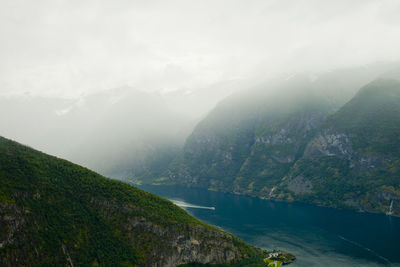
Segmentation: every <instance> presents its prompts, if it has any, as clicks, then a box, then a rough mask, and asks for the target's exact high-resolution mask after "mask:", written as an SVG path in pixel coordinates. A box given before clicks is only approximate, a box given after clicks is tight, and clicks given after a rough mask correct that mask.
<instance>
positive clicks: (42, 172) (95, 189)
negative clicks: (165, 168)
mask: <svg viewBox="0 0 400 267" xmlns="http://www.w3.org/2000/svg"><path fill="white" fill-rule="evenodd" d="M0 229H2V231H1V232H0V244H1V246H0V265H2V266H16V265H20V266H24V265H30V266H55V265H68V264H70V262H73V264H74V265H75V266H92V265H93V266H97V265H100V266H136V265H142V264H152V263H155V262H163V261H165V260H166V259H167V258H168V257H169V256H171V254H174V253H175V254H176V253H177V252H176V251H175V250H176V249H177V248H176V247H174V246H172V245H171V244H173V243H174V242H178V241H177V239H178V236H181V237H180V238H181V239H182V238H183V239H182V240H183V241H184V240H186V239H187V240H192V239H197V240H200V242H201V246H200V247H199V248H198V251H197V252H198V253H199V254H201V253H203V254H207V255H208V254H209V253H212V252H213V251H214V250H222V251H225V252H227V251H230V252H231V253H233V254H234V255H235V257H237V258H249V257H250V258H251V257H257V255H259V254H260V252H259V250H257V249H255V248H253V247H251V246H249V245H247V244H245V243H243V242H242V241H240V240H239V239H237V238H236V237H233V236H232V235H230V234H228V233H226V232H223V231H220V230H217V229H215V228H213V227H211V226H208V225H206V224H205V223H202V222H200V221H198V220H197V219H195V218H193V217H192V216H190V215H189V214H188V213H187V212H186V211H184V210H182V209H180V208H178V207H176V206H175V205H174V204H173V203H171V202H170V201H167V200H164V199H162V198H160V197H157V196H155V195H153V194H150V193H147V192H144V191H142V190H139V189H137V188H135V187H132V186H130V185H128V184H125V183H123V182H118V181H114V180H111V179H108V178H104V177H102V176H100V175H98V174H96V173H94V172H92V171H90V170H88V169H86V168H83V167H80V166H77V165H75V164H72V163H70V162H68V161H65V160H62V159H58V158H56V157H52V156H48V155H46V154H44V153H41V152H38V151H35V150H33V149H31V148H29V147H26V146H23V145H20V144H18V143H16V142H13V141H10V140H7V139H5V138H2V137H0ZM183 244H184V242H183ZM216 244H223V245H218V246H217V247H215V245H216ZM182 249H190V248H185V247H182ZM220 260H223V259H222V258H221V259H220ZM70 265H71V264H70Z"/></svg>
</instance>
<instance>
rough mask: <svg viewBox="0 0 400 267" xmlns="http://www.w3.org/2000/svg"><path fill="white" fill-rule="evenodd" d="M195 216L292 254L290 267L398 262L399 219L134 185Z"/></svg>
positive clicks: (399, 259) (388, 264)
mask: <svg viewBox="0 0 400 267" xmlns="http://www.w3.org/2000/svg"><path fill="white" fill-rule="evenodd" d="M140 188H142V189H144V190H146V191H149V192H152V193H155V194H157V195H159V196H162V197H164V198H168V199H170V200H179V201H184V202H186V203H190V204H192V205H198V206H206V207H215V210H210V209H201V208H186V210H187V211H188V212H189V213H190V214H192V215H193V216H195V217H196V218H198V219H200V220H202V221H205V222H207V223H209V224H212V225H214V226H217V227H220V228H222V229H224V230H226V231H229V232H231V233H233V234H235V235H236V236H238V237H240V238H241V239H242V240H244V241H246V242H248V243H250V244H252V245H255V246H257V247H261V248H264V249H268V250H272V249H281V250H285V251H289V252H292V253H294V254H296V256H297V260H296V262H295V263H294V264H292V265H291V266H293V267H295V266H380V265H382V266H400V218H395V217H390V216H386V215H377V214H367V213H357V212H351V211H341V210H335V209H330V208H323V207H315V206H310V205H305V204H299V203H283V202H274V201H268V200H261V199H257V198H252V197H246V196H238V195H232V194H225V193H219V192H212V191H207V190H203V189H193V188H184V187H175V186H140Z"/></svg>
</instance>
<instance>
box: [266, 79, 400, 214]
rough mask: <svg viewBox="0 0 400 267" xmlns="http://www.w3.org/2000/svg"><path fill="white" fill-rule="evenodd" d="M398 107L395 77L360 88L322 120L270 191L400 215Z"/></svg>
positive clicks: (398, 86)
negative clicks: (312, 135)
mask: <svg viewBox="0 0 400 267" xmlns="http://www.w3.org/2000/svg"><path fill="white" fill-rule="evenodd" d="M399 111H400V83H399V82H397V81H393V80H377V81H375V82H373V83H371V84H369V85H367V86H366V87H365V88H362V89H361V90H360V92H359V93H358V94H357V95H356V97H355V98H354V99H352V100H351V101H350V102H349V103H348V104H346V105H345V106H344V107H343V108H342V109H341V110H339V111H338V112H337V113H335V114H333V115H332V116H331V117H329V118H328V119H327V121H326V122H325V123H324V124H323V125H322V126H321V128H320V129H319V130H318V131H317V133H316V134H315V135H314V137H313V138H312V139H311V141H310V142H309V143H308V144H307V146H306V148H305V151H304V155H303V157H302V158H301V159H300V160H299V161H297V162H296V164H295V165H294V166H293V167H292V168H291V170H290V171H289V172H288V174H287V175H286V176H285V177H284V178H283V179H282V182H281V184H280V186H278V187H277V190H276V191H275V193H274V194H273V195H272V196H271V197H275V198H278V199H298V200H302V201H307V202H311V203H317V204H320V205H327V206H334V207H341V208H346V207H347V208H353V209H357V210H360V211H372V212H382V213H388V214H395V215H400V201H399V199H400V179H399V177H400V170H399V165H398V164H399V162H400V161H399V152H398V149H399V148H400V142H399V140H400V139H399V136H400V127H399V123H400V115H399ZM388 144H390V146H388Z"/></svg>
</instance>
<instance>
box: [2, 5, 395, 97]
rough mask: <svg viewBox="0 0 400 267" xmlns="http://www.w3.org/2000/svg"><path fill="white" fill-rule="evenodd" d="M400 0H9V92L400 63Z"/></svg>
mask: <svg viewBox="0 0 400 267" xmlns="http://www.w3.org/2000/svg"><path fill="white" fill-rule="evenodd" d="M398 14H400V1H398V0H351V1H348V0H331V1H328V0H252V1H248V0H247V1H246V0H226V1H221V0H201V1H200V0H198V1H196V0H192V1H188V0H182V1H179V0H177V1H175V0H171V1H165V0H160V1H157V0H146V1H135V0H113V1H106V0H38V1H31V0H0V38H1V39H0V40H1V42H0V95H19V94H24V95H41V96H57V97H69V98H71V97H72V98H74V97H80V96H82V95H88V94H92V93H96V92H99V91H103V90H107V89H110V88H116V87H120V86H132V87H134V88H137V89H140V90H143V91H161V92H170V91H175V90H183V91H185V90H189V91H190V90H200V89H201V88H207V87H210V86H213V85H215V84H218V83H223V82H232V81H241V82H243V81H251V80H254V79H259V78H260V77H262V78H264V77H273V76H274V75H277V74H280V73H292V72H321V71H329V70H331V69H335V68H342V67H351V66H358V65H365V64H370V63H373V62H376V61H397V60H399V59H400V49H399V47H400V16H399V15H398Z"/></svg>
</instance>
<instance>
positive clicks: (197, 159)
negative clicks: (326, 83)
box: [168, 76, 329, 194]
mask: <svg viewBox="0 0 400 267" xmlns="http://www.w3.org/2000/svg"><path fill="white" fill-rule="evenodd" d="M308 84H309V80H308V79H307V78H305V77H303V76H299V77H296V78H293V79H291V80H290V81H286V82H285V83H284V84H283V85H282V84H278V85H275V84H273V85H271V88H275V90H273V91H272V90H268V91H266V90H263V89H264V88H255V89H253V90H252V91H250V92H245V93H242V94H239V95H234V96H232V97H231V98H229V99H227V100H226V101H224V102H222V103H220V104H219V105H218V106H217V108H216V109H214V110H213V111H212V112H211V113H210V114H209V116H208V117H207V118H205V119H204V120H203V121H202V122H200V123H199V124H198V125H197V126H196V128H195V130H194V132H193V133H192V135H191V136H190V137H189V138H188V139H187V140H186V143H185V146H184V149H183V154H182V159H181V161H180V162H179V161H178V164H177V166H173V167H172V168H171V174H169V176H168V178H169V179H171V180H173V181H175V180H176V178H175V177H174V175H177V179H179V180H178V181H179V183H188V184H196V185H199V186H202V187H207V188H210V189H215V190H223V191H229V192H237V193H243V192H248V193H251V194H252V193H254V192H253V191H254V190H256V191H260V190H265V189H264V187H266V186H268V185H270V184H275V183H276V182H277V181H279V177H281V176H282V175H283V174H284V173H286V172H287V171H288V168H290V166H291V165H292V164H293V162H294V161H295V160H296V158H297V154H298V153H299V151H300V150H301V148H302V147H304V145H305V139H304V138H306V137H307V136H308V134H309V132H310V131H311V130H312V129H314V128H315V127H316V126H317V125H318V124H319V123H321V122H322V120H323V119H324V118H325V117H326V116H327V114H328V112H329V106H328V105H327V104H326V103H324V104H322V103H323V100H322V99H320V97H319V96H318V95H317V94H316V93H315V92H314V91H313V90H309V89H308V87H307V86H306V85H308ZM273 86H275V87H273ZM264 163H268V165H267V164H264ZM175 173H176V174H175ZM276 178H278V180H277V179H276Z"/></svg>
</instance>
